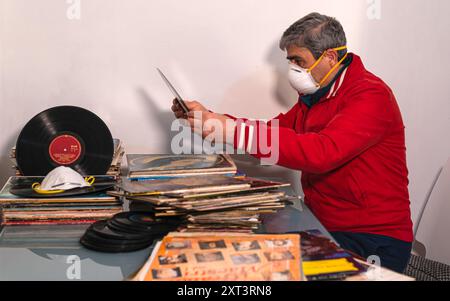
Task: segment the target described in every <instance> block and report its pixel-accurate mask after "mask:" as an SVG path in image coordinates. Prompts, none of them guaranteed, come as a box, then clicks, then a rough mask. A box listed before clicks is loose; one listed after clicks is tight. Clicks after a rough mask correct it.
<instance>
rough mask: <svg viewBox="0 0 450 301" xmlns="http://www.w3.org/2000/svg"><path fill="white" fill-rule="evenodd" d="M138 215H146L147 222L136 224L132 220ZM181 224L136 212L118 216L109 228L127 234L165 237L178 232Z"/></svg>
mask: <svg viewBox="0 0 450 301" xmlns="http://www.w3.org/2000/svg"><path fill="white" fill-rule="evenodd" d="M137 214H141V215H145V216H146V217H147V218H146V222H145V223H143V222H136V221H132V220H130V217H131V216H136V215H137ZM178 225H179V223H171V222H166V221H164V220H162V219H155V218H153V217H152V216H151V215H149V214H142V213H136V212H123V213H119V214H116V215H115V216H114V217H113V218H112V219H111V220H109V221H108V227H109V228H111V229H114V230H116V231H121V232H126V233H148V234H150V235H165V234H167V233H169V232H171V231H174V230H176V228H177V227H178Z"/></svg>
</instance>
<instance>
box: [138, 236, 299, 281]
mask: <svg viewBox="0 0 450 301" xmlns="http://www.w3.org/2000/svg"><path fill="white" fill-rule="evenodd" d="M157 246H158V247H157V248H155V249H154V251H153V253H152V255H151V256H150V258H149V260H148V261H147V263H146V264H145V265H144V266H143V268H142V269H141V271H140V272H139V273H137V275H136V277H134V280H140V281H142V280H143V281H301V280H303V276H302V271H301V253H300V249H301V248H300V236H299V235H292V234H290V235H251V234H237V233H192V234H189V233H171V234H169V235H168V236H166V237H165V238H164V239H163V240H162V242H161V244H158V245H157Z"/></svg>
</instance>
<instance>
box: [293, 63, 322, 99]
mask: <svg viewBox="0 0 450 301" xmlns="http://www.w3.org/2000/svg"><path fill="white" fill-rule="evenodd" d="M289 82H290V83H291V86H292V87H293V88H294V89H295V90H297V91H298V93H300V94H303V95H309V94H314V93H316V92H317V90H319V88H320V86H319V84H318V83H317V82H316V80H315V79H314V77H313V76H312V75H311V72H309V71H308V70H307V69H304V68H301V67H299V66H297V65H295V64H292V63H290V64H289Z"/></svg>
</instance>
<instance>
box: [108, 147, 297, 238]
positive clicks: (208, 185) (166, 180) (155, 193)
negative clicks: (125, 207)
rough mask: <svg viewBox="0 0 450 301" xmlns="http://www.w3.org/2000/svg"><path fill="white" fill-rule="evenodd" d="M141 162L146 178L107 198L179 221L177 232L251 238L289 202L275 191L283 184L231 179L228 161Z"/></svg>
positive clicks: (207, 158)
mask: <svg viewBox="0 0 450 301" xmlns="http://www.w3.org/2000/svg"><path fill="white" fill-rule="evenodd" d="M137 157H138V156H135V157H134V158H137ZM140 157H141V159H140V162H141V165H145V166H144V167H145V168H144V170H145V171H146V173H147V174H145V175H144V173H143V172H141V173H139V174H140V175H141V176H142V178H140V179H139V178H138V179H137V178H131V179H130V178H123V179H122V181H121V183H120V184H119V185H118V191H115V192H110V193H109V194H110V195H112V196H117V197H124V198H126V199H127V200H128V201H129V202H130V209H131V210H133V211H141V212H151V213H153V214H154V216H155V217H158V218H164V217H171V218H174V217H176V218H179V219H180V220H182V221H183V225H184V226H183V227H182V228H180V231H189V232H197V231H198V232H204V231H211V230H214V231H216V232H239V233H251V232H253V231H254V230H256V229H258V227H259V225H260V224H261V215H262V214H270V213H275V212H277V211H278V210H280V209H283V208H284V207H285V205H286V204H287V203H289V198H288V197H287V196H286V195H285V193H284V192H283V191H281V190H280V188H282V187H286V186H289V184H288V183H280V182H272V181H266V180H261V179H255V178H249V177H246V176H243V175H236V171H234V174H233V172H232V170H233V168H234V170H236V169H235V165H234V163H233V162H232V160H231V159H230V158H229V157H227V156H222V155H217V156H204V155H200V156H160V155H154V156H153V155H147V156H140ZM128 158H130V156H129V157H128ZM144 158H145V159H144ZM224 158H225V159H224ZM135 160H136V159H135ZM129 162H130V161H129ZM217 165H219V166H220V168H219V167H218V166H217ZM227 165H228V166H227ZM133 166H136V165H133ZM224 168H228V170H226V171H224V170H223V169H224ZM194 170H195V172H193V171H194ZM169 171H170V173H169ZM195 173H197V174H198V175H194V174H195ZM135 174H136V173H135ZM151 175H156V177H155V178H153V179H151ZM171 175H176V176H171Z"/></svg>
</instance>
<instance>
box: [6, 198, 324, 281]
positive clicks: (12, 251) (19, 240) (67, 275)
mask: <svg viewBox="0 0 450 301" xmlns="http://www.w3.org/2000/svg"><path fill="white" fill-rule="evenodd" d="M86 228H87V226H39V227H37V226H32V227H17V226H16V227H4V228H3V229H2V230H1V232H0V280H6V281H8V280H18V281H22V280H25V281H43V280H50V281H73V280H81V281H100V280H101V281H103V280H105V281H121V280H123V279H125V278H127V277H128V276H130V275H132V274H133V273H135V272H136V271H137V270H139V268H140V267H141V266H142V265H143V264H144V263H145V261H146V260H147V259H148V256H149V255H150V253H151V250H152V247H150V248H148V249H145V250H142V251H139V252H133V253H123V254H105V253H98V252H94V251H90V250H87V249H86V248H84V247H82V246H81V245H80V244H79V242H78V241H79V239H80V237H81V236H82V235H83V233H84V231H85V230H86ZM314 229H317V230H320V231H322V233H323V234H325V235H327V236H329V237H330V238H331V235H330V234H329V233H328V232H327V230H326V229H325V228H324V227H323V226H322V225H321V224H320V222H319V221H318V220H317V218H316V217H315V216H314V215H313V214H312V212H311V211H310V210H309V209H308V208H307V207H306V206H305V205H304V204H303V203H302V202H301V201H300V200H299V201H298V202H296V204H294V206H289V207H286V208H285V209H284V210H281V211H279V212H278V213H276V214H272V215H270V216H266V217H264V222H263V232H268V233H286V232H295V231H305V230H314ZM77 263H78V266H76V269H77V271H79V273H78V274H77V273H75V274H74V273H73V271H74V267H75V264H77ZM74 275H76V276H74ZM73 278H75V279H73Z"/></svg>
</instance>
